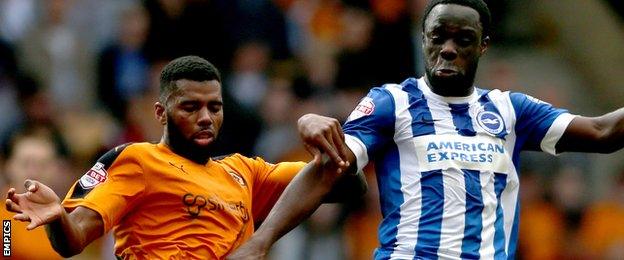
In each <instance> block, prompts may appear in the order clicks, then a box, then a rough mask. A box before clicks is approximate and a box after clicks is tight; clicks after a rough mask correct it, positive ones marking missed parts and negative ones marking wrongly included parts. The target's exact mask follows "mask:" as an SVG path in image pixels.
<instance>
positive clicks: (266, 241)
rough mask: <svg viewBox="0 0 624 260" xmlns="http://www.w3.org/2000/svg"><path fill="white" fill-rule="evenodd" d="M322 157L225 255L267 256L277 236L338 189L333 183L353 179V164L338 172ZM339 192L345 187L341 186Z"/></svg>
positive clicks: (296, 179) (308, 213)
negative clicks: (252, 233) (242, 240)
mask: <svg viewBox="0 0 624 260" xmlns="http://www.w3.org/2000/svg"><path fill="white" fill-rule="evenodd" d="M351 155H352V154H351ZM321 158H322V157H315V159H314V160H312V161H311V162H310V163H308V164H307V165H306V166H305V167H304V168H303V169H302V170H301V171H300V172H299V173H298V174H297V175H296V176H295V178H294V179H293V180H292V181H291V183H290V184H289V185H288V186H287V187H286V189H285V190H284V192H283V193H282V195H281V196H280V198H279V200H278V201H277V203H276V204H275V206H274V207H273V209H272V210H271V212H270V213H269V215H268V216H267V218H266V219H265V221H264V222H263V223H262V225H261V226H260V227H259V228H258V230H256V232H255V233H254V235H253V236H252V237H251V239H250V240H248V241H247V242H246V243H245V244H243V245H242V246H241V247H240V248H238V249H237V250H236V251H234V252H233V253H232V254H231V255H230V256H228V258H227V259H264V258H266V255H267V253H268V250H269V249H270V248H271V246H272V245H273V244H274V243H275V242H276V241H277V240H278V239H279V238H281V237H282V236H283V235H285V234H286V233H288V232H289V231H290V230H292V229H293V228H295V227H296V226H297V225H299V224H300V223H301V222H302V221H303V220H305V219H307V218H308V217H309V216H310V215H311V214H312V213H313V212H314V211H315V210H316V209H317V208H318V207H319V206H320V205H321V204H322V203H323V202H324V201H326V200H328V199H329V198H328V196H330V194H332V193H333V192H332V190H336V191H337V190H338V189H337V188H336V187H338V186H339V185H336V184H338V183H340V182H341V181H340V180H341V179H343V178H345V177H348V178H351V180H354V179H353V178H352V177H353V174H352V173H350V172H351V171H353V168H355V167H349V168H348V169H347V170H346V171H345V172H344V173H338V171H337V167H336V166H335V165H334V163H333V162H332V161H330V160H328V159H327V158H326V160H325V161H326V162H325V163H322V162H321V161H320V159H321ZM347 158H349V157H347ZM352 165H355V164H352ZM349 175H352V176H349ZM360 175H361V174H360ZM348 178H347V179H348ZM357 180H361V181H363V182H364V184H357V185H360V187H365V186H366V184H365V181H364V179H363V178H357ZM357 185H354V184H351V185H347V186H350V187H355V186H357ZM342 192H347V191H345V190H342Z"/></svg>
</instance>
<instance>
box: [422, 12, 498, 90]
mask: <svg viewBox="0 0 624 260" xmlns="http://www.w3.org/2000/svg"><path fill="white" fill-rule="evenodd" d="M424 30H425V31H424V32H423V50H424V53H425V67H426V74H427V80H428V82H429V83H430V85H431V87H432V88H433V90H434V92H436V93H438V94H440V95H444V96H465V95H468V94H470V91H472V89H471V87H472V84H473V82H474V77H475V73H476V71H477V65H478V63H479V58H480V57H481V55H482V54H483V53H485V50H486V48H487V43H488V39H487V38H485V39H482V32H483V30H482V28H481V24H480V21H479V13H478V12H477V11H476V10H474V9H472V8H470V7H465V6H460V5H454V4H439V5H436V6H435V7H434V8H433V9H432V10H431V12H430V13H429V16H428V17H427V19H426V20H425V27H424Z"/></svg>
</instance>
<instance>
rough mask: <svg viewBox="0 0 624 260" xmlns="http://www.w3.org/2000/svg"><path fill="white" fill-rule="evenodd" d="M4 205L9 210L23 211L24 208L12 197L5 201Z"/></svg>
mask: <svg viewBox="0 0 624 260" xmlns="http://www.w3.org/2000/svg"><path fill="white" fill-rule="evenodd" d="M4 206H5V208H6V210H7V211H10V212H16V213H22V208H21V207H20V206H19V205H17V204H16V203H15V202H13V201H12V200H10V199H6V200H5V201H4Z"/></svg>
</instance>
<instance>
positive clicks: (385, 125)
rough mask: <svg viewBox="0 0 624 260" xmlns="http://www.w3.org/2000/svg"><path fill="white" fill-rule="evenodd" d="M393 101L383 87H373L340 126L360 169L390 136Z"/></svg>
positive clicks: (391, 132)
mask: <svg viewBox="0 0 624 260" xmlns="http://www.w3.org/2000/svg"><path fill="white" fill-rule="evenodd" d="M394 110H395V104H394V99H393V97H392V94H390V92H389V91H388V90H386V89H384V88H373V89H371V90H370V92H369V93H368V95H366V97H364V98H362V100H360V103H359V104H358V105H357V106H356V107H355V109H354V110H353V112H351V115H350V116H349V118H348V119H347V122H346V123H345V124H344V126H343V131H344V133H345V142H346V144H347V146H348V147H349V148H350V149H351V151H352V152H353V153H354V154H355V157H356V158H357V166H358V170H360V171H361V170H362V169H363V168H364V166H366V164H367V163H368V161H369V158H371V157H373V155H374V154H375V153H376V152H377V151H378V150H379V149H380V148H381V147H383V146H384V145H385V144H386V143H388V142H389V141H392V138H393V136H394V122H395V113H394Z"/></svg>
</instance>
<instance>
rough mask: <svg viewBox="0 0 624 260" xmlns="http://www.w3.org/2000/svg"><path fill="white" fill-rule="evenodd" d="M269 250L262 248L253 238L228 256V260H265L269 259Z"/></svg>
mask: <svg viewBox="0 0 624 260" xmlns="http://www.w3.org/2000/svg"><path fill="white" fill-rule="evenodd" d="M267 254H268V248H266V247H265V246H262V243H260V242H257V241H256V240H254V239H253V238H252V239H250V240H249V241H247V242H246V243H244V244H243V245H242V246H241V247H239V248H238V249H236V250H235V251H234V252H232V254H230V255H228V256H227V257H226V258H225V259H226V260H252V259H253V260H257V259H260V260H264V259H266V258H267Z"/></svg>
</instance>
